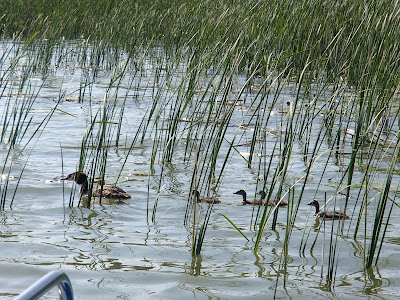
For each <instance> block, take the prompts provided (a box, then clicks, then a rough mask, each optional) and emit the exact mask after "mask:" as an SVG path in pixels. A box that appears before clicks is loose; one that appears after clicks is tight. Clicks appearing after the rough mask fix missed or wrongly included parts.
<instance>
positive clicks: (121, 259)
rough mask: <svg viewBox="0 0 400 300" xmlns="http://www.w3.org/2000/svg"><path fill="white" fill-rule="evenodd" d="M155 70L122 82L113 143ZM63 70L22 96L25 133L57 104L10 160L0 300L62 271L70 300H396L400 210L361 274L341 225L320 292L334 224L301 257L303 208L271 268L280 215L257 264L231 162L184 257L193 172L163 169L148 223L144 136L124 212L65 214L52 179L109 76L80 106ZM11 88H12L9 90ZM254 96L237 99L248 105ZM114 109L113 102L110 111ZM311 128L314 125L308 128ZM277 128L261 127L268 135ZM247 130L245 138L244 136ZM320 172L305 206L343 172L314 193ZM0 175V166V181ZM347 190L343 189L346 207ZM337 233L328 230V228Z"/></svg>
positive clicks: (125, 130)
mask: <svg viewBox="0 0 400 300" xmlns="http://www.w3.org/2000/svg"><path fill="white" fill-rule="evenodd" d="M7 47H10V44H7V43H6V44H3V51H5V50H4V49H7ZM154 61H155V60H152V59H151V58H143V61H142V62H143V65H142V69H141V72H142V74H141V76H140V81H135V80H133V82H134V84H132V81H130V80H132V79H129V76H128V78H127V79H126V81H123V82H122V84H121V86H120V90H119V95H128V96H127V97H126V101H125V109H124V120H123V126H122V131H121V135H120V136H121V140H120V145H121V144H122V145H125V144H126V145H128V146H129V145H130V143H131V140H132V138H133V134H134V132H135V128H137V126H138V125H139V123H140V121H141V119H142V117H143V116H144V114H145V112H146V109H147V108H148V107H149V105H150V104H151V101H152V96H154V94H155V92H154V90H155V89H157V84H156V81H157V80H156V79H157V78H158V77H157V78H156V77H155V75H154V73H153V72H155V70H156V69H157V66H155V65H154ZM71 64H72V66H70V68H69V67H68V66H67V65H65V66H64V67H63V68H61V67H60V68H58V69H56V70H55V71H54V72H51V73H50V74H49V75H48V77H45V78H43V77H42V76H40V74H39V75H34V76H33V77H32V78H31V84H32V86H34V87H38V86H40V85H41V84H43V87H42V88H41V89H40V90H38V89H36V90H37V91H38V95H37V99H36V101H35V103H34V107H33V109H32V111H31V113H30V115H32V116H33V117H34V118H33V123H32V124H33V125H31V127H30V128H29V130H33V128H35V124H36V125H38V124H39V122H40V120H42V119H43V118H44V116H45V115H46V114H47V113H48V112H49V111H50V110H51V108H52V107H54V105H55V103H56V102H57V98H58V97H59V95H60V93H62V92H65V94H66V97H65V98H63V101H61V102H60V103H59V104H58V106H57V110H56V111H55V112H54V114H53V115H52V117H51V119H50V121H49V123H48V124H47V126H46V128H45V129H44V130H43V132H40V136H39V135H36V136H35V138H34V143H30V144H29V145H28V146H27V147H26V148H25V149H21V147H20V146H19V145H17V146H16V147H15V149H13V150H12V155H13V157H14V158H15V160H13V165H12V168H11V175H13V176H14V177H11V178H10V181H9V186H8V191H7V193H8V195H12V193H13V191H14V189H15V186H16V184H17V183H18V176H20V172H21V170H22V168H24V166H25V162H26V166H25V169H24V172H23V174H22V178H21V181H20V182H19V186H18V189H17V194H16V197H15V200H14V203H13V206H12V209H10V208H9V207H8V206H7V205H9V201H10V200H9V198H10V196H9V198H7V199H8V200H7V202H6V208H5V210H4V211H0V233H1V237H0V241H1V244H2V246H1V248H0V257H1V259H0V282H1V284H0V295H1V296H3V297H5V298H6V297H12V296H15V295H17V294H19V293H20V292H21V291H22V290H23V289H25V288H26V287H27V286H29V285H30V284H31V283H33V282H34V281H36V280H37V279H39V278H40V277H41V276H43V275H44V274H46V273H47V272H49V271H51V270H55V269H60V270H62V271H64V272H66V273H67V275H68V276H69V277H70V279H71V281H72V284H73V289H74V293H75V296H76V299H134V298H140V299H146V298H148V299H177V298H180V299H210V298H211V299H243V298H246V299H247V298H251V299H265V298H272V297H273V295H274V294H275V289H276V297H277V298H295V299H310V298H315V299H318V298H322V297H327V298H331V299H343V298H351V299H357V298H360V299H365V297H369V298H381V299H387V298H393V297H399V296H400V289H399V287H400V280H399V279H400V270H399V267H400V260H399V258H398V252H399V250H400V240H399V239H398V238H397V232H399V230H400V226H399V225H398V222H397V221H398V220H399V219H400V213H399V211H398V209H395V210H394V211H393V213H392V217H391V219H390V222H391V224H390V226H389V227H388V230H387V233H386V243H385V245H384V246H383V249H382V253H381V256H380V260H379V263H378V267H376V268H373V269H372V270H371V271H370V272H368V273H367V272H365V271H364V267H363V255H364V251H365V250H364V248H365V247H368V245H364V240H359V241H358V240H354V239H353V238H352V234H351V225H350V224H351V221H350V220H349V221H346V222H345V226H344V236H343V238H341V237H336V236H335V237H334V238H338V240H339V242H338V243H337V245H339V246H340V254H339V263H338V265H337V269H336V274H337V275H336V277H335V287H334V288H333V289H331V288H329V286H328V285H325V276H326V272H327V264H328V256H327V252H328V250H329V249H327V248H328V245H329V241H330V239H331V226H332V223H330V222H329V223H326V224H325V227H324V226H323V225H321V226H322V227H321V228H322V230H321V232H320V233H319V234H318V238H317V240H316V243H315V248H314V249H313V251H311V246H312V244H313V241H314V240H315V239H316V237H317V229H318V226H319V222H318V220H314V219H313V218H312V216H313V213H314V211H313V210H312V209H310V207H309V206H307V205H306V204H307V203H305V201H303V203H301V205H300V207H299V214H298V216H297V218H296V222H295V229H294V231H293V232H292V237H291V243H290V247H289V250H288V253H287V258H286V262H287V265H286V266H284V265H283V263H282V262H283V261H282V260H281V258H282V247H283V243H284V238H285V226H286V212H285V208H283V209H280V212H279V217H278V226H277V229H276V230H275V231H272V230H270V229H269V228H268V229H267V230H266V231H265V233H264V237H263V242H262V243H261V245H260V248H259V249H258V252H257V253H256V254H255V253H254V252H253V251H252V249H253V246H254V240H255V232H254V231H252V230H251V217H252V214H253V213H254V212H253V207H252V206H242V205H241V198H240V196H237V195H234V194H233V192H235V191H236V190H238V189H241V188H244V189H245V190H247V191H248V193H249V197H252V196H253V195H254V193H255V189H256V183H257V180H258V178H257V177H258V176H257V172H256V170H254V169H249V168H247V164H246V163H245V161H244V160H243V158H242V157H241V156H240V155H239V154H237V153H234V154H233V156H232V158H231V159H230V161H229V164H228V167H227V169H226V172H225V175H224V179H223V181H222V185H221V187H220V189H219V191H218V196H219V198H220V199H221V200H222V204H220V205H215V206H214V212H213V214H212V216H211V219H210V224H209V227H208V229H207V233H206V238H205V242H204V244H203V248H202V253H201V255H200V256H198V257H197V258H195V259H192V256H191V252H190V249H191V233H190V232H189V231H188V230H187V229H186V228H185V226H184V224H183V220H184V216H185V209H186V201H187V197H188V194H189V184H190V179H191V170H188V169H187V165H184V164H178V163H175V164H174V163H172V164H170V165H169V166H168V170H167V172H166V176H165V178H164V179H163V180H164V182H163V188H162V191H161V193H160V200H159V203H158V207H157V214H156V219H155V221H154V222H153V221H151V218H149V215H148V211H147V199H148V197H149V199H150V203H153V202H154V199H155V198H156V197H157V190H156V183H155V181H156V180H158V178H157V170H156V174H155V175H154V176H151V178H150V181H149V172H150V170H149V160H150V153H151V149H152V139H151V138H150V137H148V138H147V139H145V141H144V143H143V145H141V146H140V147H135V148H134V149H133V150H132V152H131V153H130V155H129V157H128V160H127V163H126V165H125V167H124V169H123V171H122V175H121V177H120V179H119V182H118V185H119V186H121V187H123V188H124V189H126V190H127V191H128V192H130V193H131V194H132V196H133V197H132V199H130V200H128V201H127V203H126V204H125V205H108V206H106V205H103V206H101V205H94V206H93V207H91V208H83V207H73V208H70V207H68V202H69V197H70V194H71V187H72V183H71V182H65V183H63V182H62V181H60V180H59V179H60V177H61V176H62V172H64V173H65V174H66V173H69V172H73V171H75V169H76V167H77V164H78V161H79V154H80V144H81V141H82V136H83V134H84V133H85V130H86V129H87V127H88V125H89V124H90V116H91V115H93V114H94V113H95V112H96V111H97V108H98V107H100V106H101V105H102V99H103V98H104V95H105V93H106V89H107V87H108V84H109V81H110V77H111V76H112V75H111V74H112V71H111V70H107V69H104V70H100V71H99V73H98V77H97V80H96V81H95V82H94V83H93V85H92V88H91V94H90V95H91V96H90V99H89V98H87V99H85V98H84V100H83V102H78V97H77V92H76V90H77V88H78V87H79V86H80V84H81V80H82V76H83V75H82V73H83V71H82V70H81V69H79V67H78V64H76V63H74V62H73V61H72V62H71ZM3 67H4V66H3ZM3 72H4V70H3ZM127 74H129V72H128V73H127ZM174 76H176V78H177V79H176V82H178V83H179V76H182V73H179V72H177V74H176V75H174ZM18 78H19V77H18V76H17V77H16V78H13V80H15V82H16V84H17V85H18ZM10 80H11V78H10ZM244 81H245V78H244V76H238V77H237V85H238V87H239V88H240V84H241V83H242V84H243V82H244ZM174 82H175V80H173V81H172V84H173V83H174ZM132 86H134V87H135V88H132ZM124 87H126V89H124ZM170 87H171V86H170ZM293 90H294V88H293V87H292V86H291V85H288V86H287V89H284V90H283V91H282V92H281V94H280V98H279V100H278V104H277V106H276V107H277V109H275V110H274V111H273V112H272V121H271V122H270V124H274V123H275V124H276V125H277V127H278V126H279V124H280V122H281V120H282V115H284V114H287V108H286V102H288V101H289V102H290V101H292V100H293V97H294V94H293ZM15 93H16V91H15V90H13V89H7V90H6V92H5V93H3V96H2V98H3V99H1V102H0V111H2V112H3V111H4V110H5V103H6V101H5V99H7V97H11V98H10V99H12V100H11V101H15V100H16V99H17V97H15ZM253 96H255V95H253V94H251V93H249V94H247V97H249V98H250V99H251V97H253ZM123 99H125V98H124V97H122V96H121V101H119V102H122V101H123ZM119 102H118V103H119ZM279 108H280V109H279ZM246 109H247V108H246V106H237V108H236V109H235V112H234V117H233V118H232V127H231V129H232V131H231V132H228V133H227V137H229V136H233V135H234V134H235V132H237V131H238V130H245V129H241V128H238V125H240V124H241V120H242V117H243V115H246ZM274 118H275V119H274ZM318 121H319V120H318V117H317V118H316V120H315V122H318ZM277 129H278V128H271V131H272V130H277ZM247 130H249V131H251V127H249V128H248V129H247ZM36 138H38V139H37V140H36ZM275 140H276V135H274V134H272V133H271V134H269V135H268V136H267V141H268V142H270V143H271V144H274V143H275ZM245 142H246V141H243V143H242V144H246V143H245ZM295 145H296V147H297V148H296V147H295V149H294V155H293V162H292V164H291V174H292V176H293V179H295V178H298V177H300V176H302V175H303V174H304V164H303V163H302V159H301V157H302V156H303V154H302V152H301V146H300V145H298V144H295ZM180 146H181V147H182V148H179V147H178V150H177V151H182V153H181V155H183V151H184V145H183V142H182V143H181V144H180ZM227 146H228V145H225V147H227ZM61 148H62V159H61ZM238 149H240V151H241V155H243V156H246V153H248V148H247V147H246V146H238ZM270 150H271V149H269V150H267V153H268V155H270V154H271V153H272V151H270ZM323 150H324V149H322V150H321V152H323ZM0 153H1V155H2V157H3V160H4V159H5V158H4V157H5V156H6V153H7V145H6V144H5V143H3V145H2V148H1V152H0ZM125 154H126V148H124V147H120V148H118V149H115V148H111V149H110V151H109V153H108V159H107V171H106V174H107V177H106V179H107V180H108V181H110V182H113V180H115V179H116V177H117V176H118V172H119V170H120V167H121V164H122V162H123V161H124V159H125ZM178 155H179V153H178ZM62 160H63V168H64V169H63V168H62ZM276 164H277V162H276ZM324 166H325V164H324V163H323V162H321V163H320V164H319V163H317V164H316V165H315V167H314V168H313V171H312V177H311V180H310V182H309V183H308V185H307V186H306V190H305V196H304V198H305V199H310V200H311V199H313V198H314V197H315V196H317V197H318V198H319V199H320V200H322V199H323V197H324V196H323V193H324V192H327V193H328V194H329V193H333V192H334V191H335V190H336V185H337V184H338V181H337V179H338V178H340V176H341V175H340V172H341V165H340V164H328V168H327V170H326V171H325V175H324V176H325V177H326V178H329V180H328V179H327V180H326V181H324V183H323V184H322V187H321V186H320V185H319V176H320V174H321V172H322V169H323V168H324ZM8 167H9V166H8ZM7 171H8V168H6V169H5V171H4V172H3V173H7ZM358 171H359V172H360V173H357V172H356V173H355V177H356V178H357V176H358V177H360V178H362V173H361V170H358ZM381 176H382V178H377V181H378V182H379V181H381V182H384V178H385V176H384V174H382V175H381ZM3 180H4V179H3ZM394 180H395V181H397V182H399V177H398V176H397V177H396V176H395V178H394ZM148 182H150V189H148ZM316 191H318V194H317V195H315V193H316ZM72 192H73V191H72ZM357 192H358V191H357V190H356V189H353V192H352V193H353V195H352V196H353V198H352V199H354V197H356V196H357ZM295 196H296V195H295ZM75 197H77V192H76V193H75ZM350 201H352V200H350ZM75 204H76V202H75ZM199 208H200V209H203V210H205V209H206V204H201V205H199ZM219 213H223V214H224V215H226V216H228V217H229V218H230V219H231V220H232V221H233V222H234V223H235V224H236V226H238V227H239V228H240V229H241V230H242V231H243V233H244V234H245V235H246V236H247V237H248V238H249V239H250V241H246V240H245V239H244V238H243V237H242V236H241V235H240V234H239V233H238V232H237V231H236V230H235V229H234V228H233V227H232V225H231V224H229V223H228V222H227V221H226V219H225V218H224V217H223V216H221V215H220V214H219ZM150 215H151V212H150ZM337 224H338V223H334V226H338V225H337ZM334 232H336V231H335V230H334ZM305 237H308V242H307V244H306V245H305V248H304V252H302V251H299V249H300V248H301V247H300V246H301V244H302V243H304V239H305ZM359 238H360V236H359ZM321 273H322V274H323V276H322V277H323V278H322V279H321ZM277 274H279V279H278V281H277ZM276 287H277V288H276Z"/></svg>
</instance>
